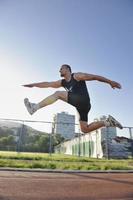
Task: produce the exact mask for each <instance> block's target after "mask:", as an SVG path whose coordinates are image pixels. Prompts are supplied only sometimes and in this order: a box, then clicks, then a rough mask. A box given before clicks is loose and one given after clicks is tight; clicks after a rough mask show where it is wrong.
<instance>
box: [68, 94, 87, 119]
mask: <svg viewBox="0 0 133 200" xmlns="http://www.w3.org/2000/svg"><path fill="white" fill-rule="evenodd" d="M68 103H69V104H71V105H73V106H74V107H76V109H77V111H78V113H79V117H80V118H79V120H80V121H86V122H87V121H88V112H89V111H90V109H91V104H90V98H89V97H88V96H81V95H77V94H73V93H72V92H68Z"/></svg>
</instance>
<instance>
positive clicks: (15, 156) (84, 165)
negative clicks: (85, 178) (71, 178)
mask: <svg viewBox="0 0 133 200" xmlns="http://www.w3.org/2000/svg"><path fill="white" fill-rule="evenodd" d="M0 167H3V168H4V167H10V168H31V169H33V168H36V169H64V170H133V160H132V159H127V160H113V159H111V160H105V159H94V158H86V157H80V158H79V157H76V156H69V155H61V154H52V155H51V156H50V155H49V154H44V153H16V152H0Z"/></svg>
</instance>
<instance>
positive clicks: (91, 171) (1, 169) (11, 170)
mask: <svg viewBox="0 0 133 200" xmlns="http://www.w3.org/2000/svg"><path fill="white" fill-rule="evenodd" d="M0 171H10V172H40V173H133V170H58V169H29V168H4V167H3V168H2V167H0Z"/></svg>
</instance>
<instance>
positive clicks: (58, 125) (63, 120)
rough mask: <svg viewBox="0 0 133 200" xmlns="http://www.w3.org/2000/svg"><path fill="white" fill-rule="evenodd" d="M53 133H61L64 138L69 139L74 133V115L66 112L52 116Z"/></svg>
mask: <svg viewBox="0 0 133 200" xmlns="http://www.w3.org/2000/svg"><path fill="white" fill-rule="evenodd" d="M53 121H54V133H55V134H61V135H62V136H63V137H64V138H66V139H71V138H73V137H74V134H75V116H74V115H70V114H68V113H66V112H61V113H57V114H56V115H55V116H54V120H53Z"/></svg>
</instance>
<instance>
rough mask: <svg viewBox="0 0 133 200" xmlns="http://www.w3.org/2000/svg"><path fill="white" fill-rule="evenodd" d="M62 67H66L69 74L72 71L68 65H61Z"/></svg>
mask: <svg viewBox="0 0 133 200" xmlns="http://www.w3.org/2000/svg"><path fill="white" fill-rule="evenodd" d="M62 67H66V68H67V69H69V71H70V72H72V69H71V67H70V65H67V64H63V65H62Z"/></svg>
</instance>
